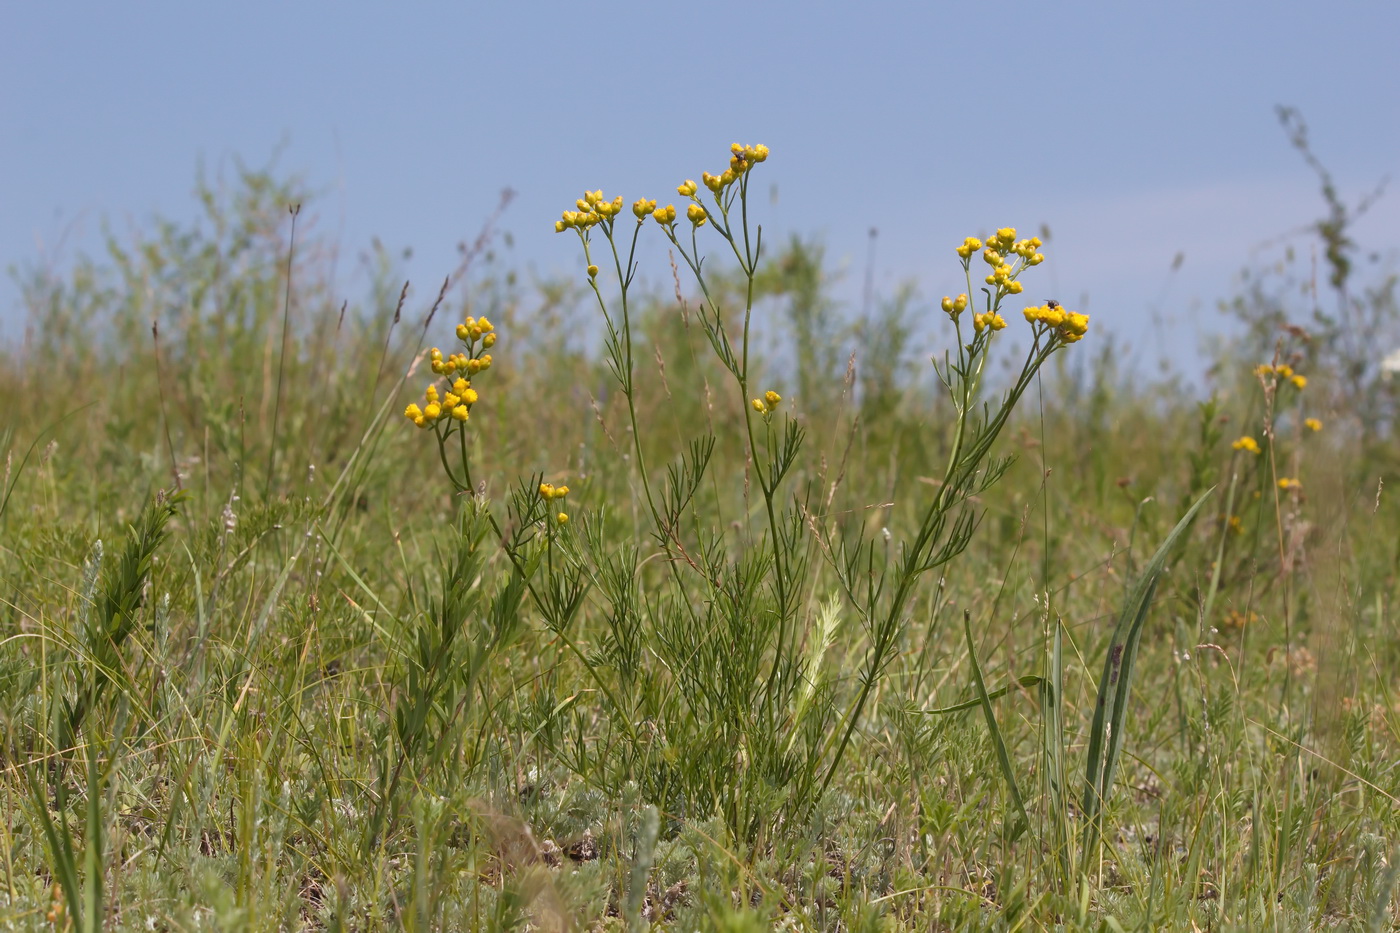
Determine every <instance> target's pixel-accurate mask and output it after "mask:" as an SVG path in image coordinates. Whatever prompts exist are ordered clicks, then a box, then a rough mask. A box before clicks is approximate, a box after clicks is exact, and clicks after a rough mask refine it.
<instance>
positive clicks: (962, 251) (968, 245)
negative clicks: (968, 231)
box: [956, 236, 982, 259]
mask: <svg viewBox="0 0 1400 933" xmlns="http://www.w3.org/2000/svg"><path fill="white" fill-rule="evenodd" d="M981 248H982V241H981V240H979V239H977V237H975V236H970V237H968V238H967V239H965V240H963V243H962V246H959V247H958V248H957V250H956V252H957V254H958V255H959V256H961V257H962V258H963V259H968V258H970V257H971V256H972V254H973V253H975V252H977V251H978V250H979V249H981Z"/></svg>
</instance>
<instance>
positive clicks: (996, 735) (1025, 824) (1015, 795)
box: [963, 609, 1031, 839]
mask: <svg viewBox="0 0 1400 933" xmlns="http://www.w3.org/2000/svg"><path fill="white" fill-rule="evenodd" d="M963 634H964V635H966V636H967V656H968V658H970V659H971V661H972V680H973V683H974V684H976V685H977V696H978V698H979V699H980V701H981V703H982V715H983V716H985V717H986V719H987V731H988V732H989V733H990V734H991V736H992V747H993V748H995V749H996V753H997V765H998V766H999V767H1000V768H1001V776H1002V777H1003V778H1005V779H1006V787H1007V790H1008V791H1009V792H1010V793H1011V802H1012V803H1013V804H1015V805H1016V813H1017V818H1016V820H1017V821H1016V823H1015V824H1014V825H1013V826H1012V827H1011V831H1010V833H1009V835H1010V836H1011V837H1012V838H1013V839H1014V838H1015V837H1017V836H1019V835H1021V833H1023V832H1025V831H1026V830H1027V829H1029V828H1030V825H1031V821H1030V817H1028V816H1027V815H1026V801H1025V798H1023V797H1022V796H1021V787H1020V785H1018V784H1017V783H1016V772H1015V771H1013V770H1012V768H1011V755H1010V753H1009V752H1007V750H1006V742H1005V741H1004V740H1003V739H1002V737H1001V728H1000V727H999V726H998V725H997V717H996V714H995V713H993V712H992V698H991V696H990V695H988V693H987V684H986V682H985V681H984V680H983V679H982V666H981V665H980V664H978V663H977V646H976V644H974V643H973V640H972V613H971V612H969V611H967V610H966V609H964V610H963Z"/></svg>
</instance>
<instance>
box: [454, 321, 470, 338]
mask: <svg viewBox="0 0 1400 933" xmlns="http://www.w3.org/2000/svg"><path fill="white" fill-rule="evenodd" d="M468 330H469V328H468V327H467V325H465V324H458V325H457V339H458V340H466V339H467V332H468Z"/></svg>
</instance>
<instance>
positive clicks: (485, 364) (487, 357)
mask: <svg viewBox="0 0 1400 933" xmlns="http://www.w3.org/2000/svg"><path fill="white" fill-rule="evenodd" d="M1085 320H1088V318H1085ZM479 362H480V363H481V368H482V369H490V368H491V354H489V353H484V354H482V356H481V359H480V360H479Z"/></svg>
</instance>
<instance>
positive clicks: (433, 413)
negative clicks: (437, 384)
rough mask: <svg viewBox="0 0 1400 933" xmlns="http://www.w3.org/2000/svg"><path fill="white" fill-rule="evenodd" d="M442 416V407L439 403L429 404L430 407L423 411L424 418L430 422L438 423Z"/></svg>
mask: <svg viewBox="0 0 1400 933" xmlns="http://www.w3.org/2000/svg"><path fill="white" fill-rule="evenodd" d="M441 415H442V406H441V405H439V404H438V403H437V402H429V403H428V407H427V408H424V409H423V417H424V418H427V419H428V420H429V421H436V420H438V418H439V417H440V416H441Z"/></svg>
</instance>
